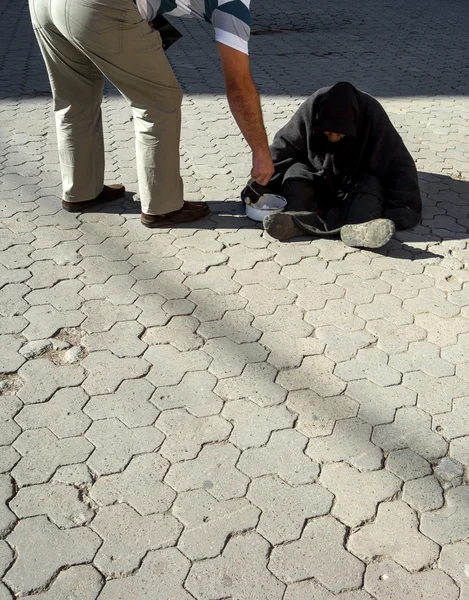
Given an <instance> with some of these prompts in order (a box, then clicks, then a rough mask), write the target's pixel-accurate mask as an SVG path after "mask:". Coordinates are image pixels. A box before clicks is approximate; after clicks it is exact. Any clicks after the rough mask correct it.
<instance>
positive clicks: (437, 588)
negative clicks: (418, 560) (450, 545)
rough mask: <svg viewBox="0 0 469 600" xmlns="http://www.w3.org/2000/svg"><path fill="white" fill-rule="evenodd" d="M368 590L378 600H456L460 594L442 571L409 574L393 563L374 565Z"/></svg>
mask: <svg viewBox="0 0 469 600" xmlns="http://www.w3.org/2000/svg"><path fill="white" fill-rule="evenodd" d="M365 587H366V589H367V590H368V591H369V592H371V593H372V594H373V596H374V597H375V598H377V600H400V599H401V598H422V600H439V599H440V598H445V600H446V599H448V600H456V599H457V598H458V594H459V590H458V588H457V586H456V585H455V583H454V581H452V580H451V578H450V577H448V576H447V575H445V573H443V572H441V571H440V570H438V569H431V570H428V571H422V572H420V573H408V572H407V571H406V570H405V569H403V568H402V567H401V566H399V565H397V564H396V563H395V562H393V561H391V560H386V561H383V562H379V563H374V564H372V565H370V566H369V567H368V568H367V570H366V575H365Z"/></svg>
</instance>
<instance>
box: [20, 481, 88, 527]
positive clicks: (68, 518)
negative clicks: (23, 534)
mask: <svg viewBox="0 0 469 600" xmlns="http://www.w3.org/2000/svg"><path fill="white" fill-rule="evenodd" d="M10 507H11V509H12V510H13V511H14V512H15V514H16V515H17V516H18V517H19V518H20V519H24V518H25V517H34V516H38V515H46V516H47V517H48V518H49V520H50V521H52V523H54V524H55V525H57V526H58V527H60V528H61V529H65V528H70V527H76V526H77V525H83V524H85V523H86V522H87V521H89V520H90V519H91V517H93V516H94V512H93V511H92V510H91V509H90V507H89V506H88V504H86V502H85V501H84V500H83V498H82V497H81V496H80V494H79V491H78V490H77V489H76V488H74V487H72V486H70V485H63V484H60V483H44V484H40V485H32V486H27V487H23V488H21V489H20V490H19V491H18V493H17V494H16V496H15V497H14V498H13V500H12V501H11V502H10Z"/></svg>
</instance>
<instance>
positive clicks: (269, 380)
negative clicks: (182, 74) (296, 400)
mask: <svg viewBox="0 0 469 600" xmlns="http://www.w3.org/2000/svg"><path fill="white" fill-rule="evenodd" d="M277 373H278V372H277V369H274V367H272V366H270V365H269V364H267V363H257V364H249V365H246V368H245V369H244V371H243V373H242V375H240V376H239V377H230V378H227V379H222V380H221V381H220V382H219V383H218V385H217V387H216V388H215V391H216V393H217V394H219V396H221V397H222V398H224V399H226V400H240V399H241V398H248V399H249V400H252V401H253V402H255V403H256V404H258V405H259V406H274V405H277V404H281V403H282V402H283V401H284V400H285V398H286V395H287V393H286V391H285V390H284V389H283V388H282V387H280V386H279V385H277V384H276V383H274V381H275V378H276V376H277Z"/></svg>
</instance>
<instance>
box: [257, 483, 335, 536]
mask: <svg viewBox="0 0 469 600" xmlns="http://www.w3.org/2000/svg"><path fill="white" fill-rule="evenodd" d="M247 497H248V498H249V500H250V501H251V502H252V503H253V504H255V505H256V506H258V507H259V508H260V509H261V511H262V513H261V518H260V521H259V524H258V526H257V531H258V532H259V533H260V534H261V535H262V536H263V537H265V538H266V539H267V540H268V541H269V542H270V543H271V544H272V545H274V546H277V545H278V544H283V543H284V542H291V541H293V540H297V539H299V538H300V537H301V534H302V531H303V527H304V524H305V522H306V521H307V520H309V519H311V518H313V517H319V516H322V515H326V514H328V512H329V511H330V509H331V506H332V502H333V499H334V496H333V495H332V494H331V493H330V492H329V491H328V490H326V489H325V488H323V487H322V486H321V485H318V484H315V483H312V484H306V485H301V486H298V487H291V486H290V485H288V484H287V483H285V482H284V481H282V480H281V479H279V478H277V477H273V476H271V475H268V476H267V477H261V478H259V479H255V480H254V481H253V482H252V483H251V485H250V487H249V491H248V494H247Z"/></svg>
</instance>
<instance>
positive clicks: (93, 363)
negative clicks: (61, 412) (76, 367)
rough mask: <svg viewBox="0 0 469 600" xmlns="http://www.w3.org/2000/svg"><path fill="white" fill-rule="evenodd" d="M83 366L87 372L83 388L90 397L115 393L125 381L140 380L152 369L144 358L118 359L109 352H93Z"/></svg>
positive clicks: (83, 362)
mask: <svg viewBox="0 0 469 600" xmlns="http://www.w3.org/2000/svg"><path fill="white" fill-rule="evenodd" d="M81 364H82V366H83V368H84V369H86V371H87V377H86V379H85V381H84V382H83V388H84V390H85V391H86V392H87V393H88V394H89V395H90V396H91V395H92V396H97V395H100V394H109V393H111V392H115V391H116V389H117V388H118V387H119V385H120V384H121V383H122V382H123V381H124V380H125V379H138V378H139V377H143V376H144V375H146V374H147V373H148V371H149V369H150V364H149V363H148V362H147V361H146V360H143V359H142V358H118V357H117V356H115V355H114V354H112V352H110V351H109V350H103V351H100V352H91V353H90V354H89V355H88V356H87V357H86V358H85V359H84V360H83V361H82V363H81Z"/></svg>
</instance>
